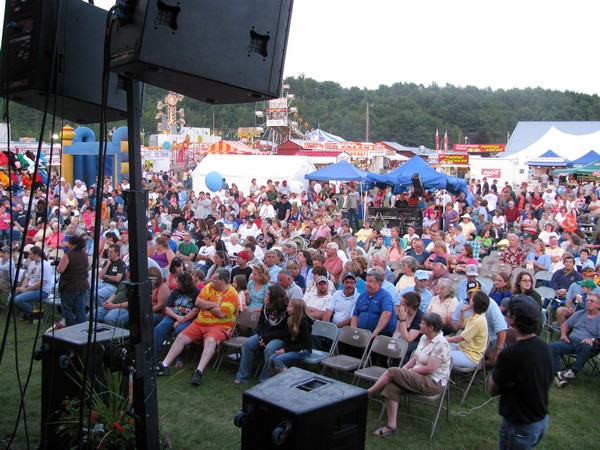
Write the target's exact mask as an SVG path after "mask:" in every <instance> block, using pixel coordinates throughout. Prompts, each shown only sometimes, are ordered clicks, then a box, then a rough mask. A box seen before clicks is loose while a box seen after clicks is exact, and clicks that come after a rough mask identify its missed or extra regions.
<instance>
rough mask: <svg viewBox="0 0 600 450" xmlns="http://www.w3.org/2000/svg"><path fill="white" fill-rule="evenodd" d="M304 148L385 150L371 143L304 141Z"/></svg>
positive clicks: (380, 145)
mask: <svg viewBox="0 0 600 450" xmlns="http://www.w3.org/2000/svg"><path fill="white" fill-rule="evenodd" d="M302 148H305V149H308V150H343V151H346V150H368V151H374V150H379V151H382V150H385V146H384V145H383V144H371V143H369V142H347V141H343V142H316V141H304V144H303V145H302Z"/></svg>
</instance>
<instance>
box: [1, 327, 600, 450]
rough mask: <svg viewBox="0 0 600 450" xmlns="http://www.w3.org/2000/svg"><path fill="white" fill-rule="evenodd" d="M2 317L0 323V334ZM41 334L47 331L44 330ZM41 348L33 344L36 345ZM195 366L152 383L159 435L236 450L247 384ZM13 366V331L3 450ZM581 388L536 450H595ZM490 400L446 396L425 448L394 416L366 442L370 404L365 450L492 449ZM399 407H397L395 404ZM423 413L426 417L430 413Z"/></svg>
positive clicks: (20, 336) (36, 383) (17, 443)
mask: <svg viewBox="0 0 600 450" xmlns="http://www.w3.org/2000/svg"><path fill="white" fill-rule="evenodd" d="M5 320H6V316H4V315H2V316H0V325H1V327H2V330H3V329H4V324H5ZM44 329H45V327H44ZM36 331H37V327H36V326H35V325H25V324H24V323H22V322H19V323H17V338H16V342H17V344H18V345H17V349H18V352H17V354H18V355H19V368H18V369H19V374H20V375H21V379H22V380H23V382H24V381H25V377H26V376H27V372H28V369H29V364H30V360H31V354H32V350H33V348H34V345H33V342H34V338H35V333H36ZM38 346H39V344H38ZM195 362H197V361H196V359H194V361H193V362H192V361H190V362H188V363H187V364H186V366H185V367H184V368H183V369H174V368H172V370H171V375H170V376H168V377H162V378H159V379H158V401H159V415H160V428H161V432H162V433H167V434H168V435H169V437H170V438H171V441H172V443H173V448H175V449H194V450H197V449H202V450H210V449H219V450H222V449H237V448H240V442H241V430H240V429H239V428H237V427H236V426H235V425H234V424H233V417H234V416H235V414H236V413H237V412H238V411H239V409H240V408H241V404H242V393H243V392H244V391H245V390H246V389H248V388H249V387H251V385H239V386H238V385H234V384H233V383H232V381H233V378H234V375H235V372H236V366H234V365H233V364H230V363H227V362H224V363H223V365H222V366H221V370H220V371H219V372H218V373H216V372H214V370H212V368H210V369H208V370H207V371H206V374H205V376H204V378H203V382H202V385H201V386H200V387H197V388H195V387H192V386H191V385H190V383H189V381H190V378H191V374H192V370H193V369H194V368H195ZM16 375H17V371H16V366H15V336H14V329H12V326H11V332H10V335H9V341H8V343H7V346H6V351H5V355H4V360H3V361H2V364H1V366H0V380H1V383H2V388H1V389H0V405H2V406H1V407H0V448H5V447H6V444H7V442H8V437H9V436H11V435H12V433H13V428H14V427H15V420H16V416H17V411H18V405H19V401H20V398H21V395H20V391H19V388H18V384H17V376H16ZM579 379H580V381H575V382H573V383H570V384H569V385H568V386H567V387H565V388H564V389H561V390H559V389H557V388H556V387H555V386H553V387H552V389H551V391H550V430H549V432H548V434H547V435H546V436H545V437H544V440H543V441H542V444H541V445H540V447H539V448H542V449H574V448H594V447H595V442H596V441H597V438H596V435H595V432H596V429H597V420H596V416H597V411H598V405H599V404H600V389H598V384H599V383H600V377H598V376H597V375H595V374H593V373H592V372H591V370H590V369H589V368H586V370H584V372H583V373H582V374H581V375H580V377H579ZM41 382H42V380H41V362H37V361H34V362H33V365H32V376H31V382H30V385H29V388H28V390H27V393H26V395H25V406H26V409H25V411H26V414H25V415H24V416H23V417H22V419H21V421H20V423H19V426H18V429H17V434H16V438H15V440H14V441H13V443H12V445H11V448H12V449H26V448H28V445H27V440H26V426H27V431H28V433H29V448H35V447H36V446H37V445H38V439H39V434H40V430H39V427H40V426H39V423H40V390H41ZM486 400H488V398H487V397H486V396H484V394H483V389H482V387H481V385H476V386H474V387H473V388H472V390H471V393H470V394H469V397H468V398H467V400H466V402H465V405H464V406H463V407H459V406H458V403H459V401H460V392H459V391H458V390H457V389H454V388H453V389H451V391H450V408H451V412H450V414H451V415H450V423H446V421H445V419H443V418H442V419H441V421H440V423H439V425H438V429H437V431H436V434H435V436H434V438H433V440H432V441H429V431H430V428H429V425H428V424H426V423H424V422H419V421H415V420H411V419H409V418H407V417H402V416H400V417H399V421H398V428H399V433H398V434H397V435H395V436H390V437H387V438H383V439H382V438H376V437H373V436H371V433H372V431H373V430H374V429H376V428H377V427H379V426H380V425H381V423H380V422H378V420H377V417H378V415H379V411H380V408H381V406H380V404H379V403H376V402H371V403H370V406H369V414H368V422H367V439H366V448H367V449H388V448H390V449H391V448H394V449H396V448H398V447H402V448H411V449H413V448H414V449H420V448H423V449H425V448H426V449H462V448H465V449H466V448H468V449H491V448H495V447H496V431H497V428H498V424H499V422H500V417H499V416H498V414H497V407H498V402H497V399H493V400H491V401H490V402H489V403H487V404H485V405H483V406H481V405H482V404H483V403H484V402H485V401H486ZM401 408H402V405H401ZM428 412H429V411H428Z"/></svg>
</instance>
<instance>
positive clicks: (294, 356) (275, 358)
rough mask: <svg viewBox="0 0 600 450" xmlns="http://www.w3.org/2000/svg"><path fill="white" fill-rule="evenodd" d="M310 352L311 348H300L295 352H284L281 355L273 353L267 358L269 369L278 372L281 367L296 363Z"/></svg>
mask: <svg viewBox="0 0 600 450" xmlns="http://www.w3.org/2000/svg"><path fill="white" fill-rule="evenodd" d="M311 353H312V350H308V349H305V350H300V351H297V352H285V353H282V354H281V355H276V354H273V355H271V359H269V369H270V370H271V371H272V372H278V371H280V370H283V369H287V368H288V367H290V366H293V365H294V364H298V363H300V362H302V361H303V360H304V358H306V357H307V356H309V355H310V354H311Z"/></svg>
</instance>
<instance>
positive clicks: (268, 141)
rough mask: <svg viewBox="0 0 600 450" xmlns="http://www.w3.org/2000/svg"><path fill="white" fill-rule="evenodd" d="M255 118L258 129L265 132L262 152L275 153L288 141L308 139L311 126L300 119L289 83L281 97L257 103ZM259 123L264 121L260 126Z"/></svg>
mask: <svg viewBox="0 0 600 450" xmlns="http://www.w3.org/2000/svg"><path fill="white" fill-rule="evenodd" d="M255 116H256V119H257V127H261V128H263V130H264V132H263V134H262V136H261V138H260V141H259V147H260V148H261V150H266V151H270V152H272V153H274V152H275V149H276V148H277V146H278V145H280V144H281V143H282V142H284V141H286V140H288V139H301V140H304V139H305V138H306V131H307V129H308V127H309V124H308V123H307V122H305V121H304V120H303V119H302V117H299V114H298V107H297V106H295V97H294V94H293V93H292V92H291V91H290V85H289V84H288V83H283V84H282V86H281V97H279V98H276V99H273V100H269V101H267V102H260V103H257V104H256V110H255ZM259 121H262V123H261V124H260V125H258V123H259ZM303 129H304V131H303Z"/></svg>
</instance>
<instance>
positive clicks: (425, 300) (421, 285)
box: [397, 270, 433, 313]
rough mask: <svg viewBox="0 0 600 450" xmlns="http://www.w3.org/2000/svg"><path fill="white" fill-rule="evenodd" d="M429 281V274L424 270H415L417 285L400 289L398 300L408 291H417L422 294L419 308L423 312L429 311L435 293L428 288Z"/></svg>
mask: <svg viewBox="0 0 600 450" xmlns="http://www.w3.org/2000/svg"><path fill="white" fill-rule="evenodd" d="M428 281H429V274H428V273H427V272H426V271H424V270H417V271H416V272H415V285H414V286H408V287H405V288H404V289H402V290H401V291H400V293H399V294H398V297H397V302H399V301H400V299H401V298H402V296H403V295H404V294H406V293H407V292H417V293H418V294H420V295H421V304H420V305H419V309H420V310H421V312H422V313H425V311H427V307H428V306H429V303H430V302H431V299H432V298H433V294H432V293H431V291H430V290H429V289H427V282H428Z"/></svg>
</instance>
